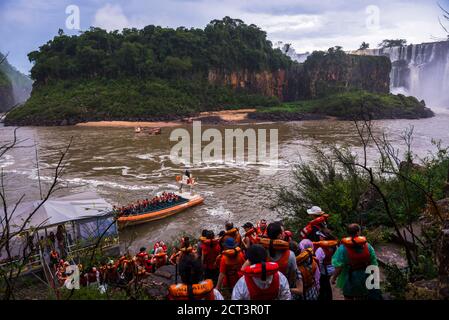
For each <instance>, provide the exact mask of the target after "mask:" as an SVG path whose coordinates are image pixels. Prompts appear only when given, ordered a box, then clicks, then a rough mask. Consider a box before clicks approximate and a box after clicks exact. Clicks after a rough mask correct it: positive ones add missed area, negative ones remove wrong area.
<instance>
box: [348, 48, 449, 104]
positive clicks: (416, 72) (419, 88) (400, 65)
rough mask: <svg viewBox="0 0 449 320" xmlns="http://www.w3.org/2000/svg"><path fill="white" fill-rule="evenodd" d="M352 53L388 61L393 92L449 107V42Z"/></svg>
mask: <svg viewBox="0 0 449 320" xmlns="http://www.w3.org/2000/svg"><path fill="white" fill-rule="evenodd" d="M352 53H355V54H366V55H375V56H379V55H384V56H387V57H389V58H390V60H391V63H392V69H391V74H390V90H391V92H393V93H403V94H408V95H412V96H415V97H417V98H418V99H420V100H421V99H422V100H424V101H425V102H426V104H427V105H428V106H430V107H446V108H448V107H449V41H440V42H430V43H421V44H411V45H408V46H402V47H391V48H384V49H367V50H361V51H356V52H352Z"/></svg>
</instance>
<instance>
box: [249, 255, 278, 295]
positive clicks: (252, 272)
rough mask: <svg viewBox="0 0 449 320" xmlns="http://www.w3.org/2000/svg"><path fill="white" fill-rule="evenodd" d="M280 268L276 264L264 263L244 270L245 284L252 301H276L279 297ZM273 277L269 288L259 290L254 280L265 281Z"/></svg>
mask: <svg viewBox="0 0 449 320" xmlns="http://www.w3.org/2000/svg"><path fill="white" fill-rule="evenodd" d="M278 270H279V267H278V265H277V263H275V262H263V263H258V264H256V265H252V266H248V267H246V268H245V270H244V276H245V283H246V287H247V288H248V292H249V297H250V299H251V300H275V299H276V298H277V297H278V296H279V272H278ZM267 276H273V279H272V280H271V283H270V286H269V287H268V288H265V289H262V288H259V287H258V286H257V285H256V283H255V282H254V278H255V277H256V278H261V279H262V280H265V279H266V277H267Z"/></svg>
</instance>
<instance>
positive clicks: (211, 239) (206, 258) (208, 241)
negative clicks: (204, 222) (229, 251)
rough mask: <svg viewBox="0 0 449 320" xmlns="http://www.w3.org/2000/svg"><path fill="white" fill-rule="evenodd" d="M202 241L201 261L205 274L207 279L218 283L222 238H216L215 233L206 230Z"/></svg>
mask: <svg viewBox="0 0 449 320" xmlns="http://www.w3.org/2000/svg"><path fill="white" fill-rule="evenodd" d="M205 235H206V236H205V239H204V237H201V238H200V241H201V262H202V265H203V268H204V276H205V278H206V279H212V281H213V282H214V284H215V285H216V284H217V281H218V274H219V269H218V267H219V266H218V265H217V257H218V256H219V255H220V252H221V247H220V240H219V239H215V234H214V232H213V231H211V230H207V232H205Z"/></svg>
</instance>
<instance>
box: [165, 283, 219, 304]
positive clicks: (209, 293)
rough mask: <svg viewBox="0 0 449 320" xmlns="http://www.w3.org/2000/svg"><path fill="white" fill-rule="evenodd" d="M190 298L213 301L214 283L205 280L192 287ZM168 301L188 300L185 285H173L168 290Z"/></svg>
mask: <svg viewBox="0 0 449 320" xmlns="http://www.w3.org/2000/svg"><path fill="white" fill-rule="evenodd" d="M191 290H192V297H191V298H193V299H194V300H203V299H205V300H215V294H214V283H213V282H212V280H210V279H207V280H204V281H202V282H200V283H198V284H193V285H192V289H191ZM168 299H169V300H189V286H188V285H185V284H173V285H171V286H170V287H169V288H168Z"/></svg>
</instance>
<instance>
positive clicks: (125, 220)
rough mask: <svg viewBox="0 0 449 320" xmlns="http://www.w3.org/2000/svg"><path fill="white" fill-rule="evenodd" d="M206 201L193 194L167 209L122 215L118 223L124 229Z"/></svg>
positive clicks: (168, 215)
mask: <svg viewBox="0 0 449 320" xmlns="http://www.w3.org/2000/svg"><path fill="white" fill-rule="evenodd" d="M203 202H204V199H203V198H202V197H201V196H199V195H196V196H193V197H191V198H190V199H189V201H187V202H184V203H181V204H178V205H176V206H173V207H169V208H166V209H162V210H159V211H154V212H150V213H143V214H139V215H136V216H127V217H120V218H118V219H117V225H118V228H119V229H123V228H126V227H129V226H135V225H138V224H142V223H147V222H150V221H156V220H160V219H164V218H167V217H170V216H172V215H174V214H176V213H179V212H181V211H184V210H186V209H188V208H191V207H194V206H196V205H199V204H201V203H203Z"/></svg>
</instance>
